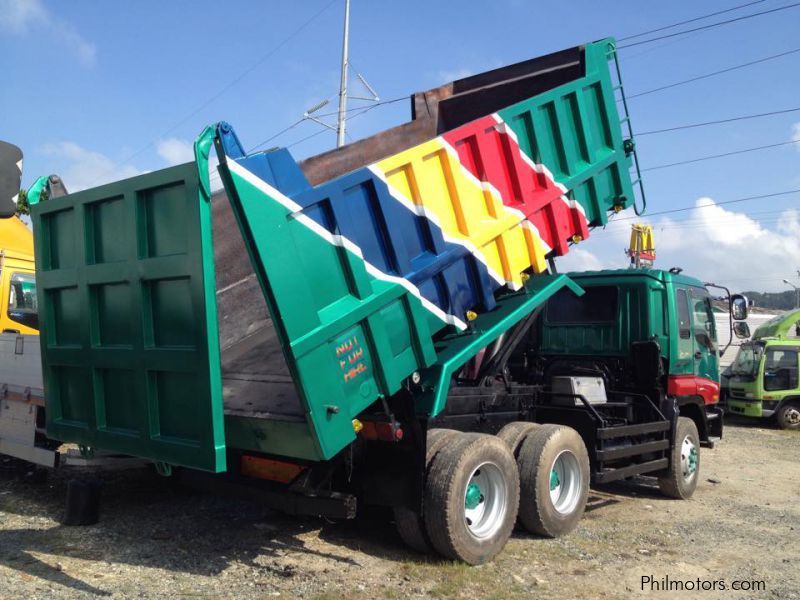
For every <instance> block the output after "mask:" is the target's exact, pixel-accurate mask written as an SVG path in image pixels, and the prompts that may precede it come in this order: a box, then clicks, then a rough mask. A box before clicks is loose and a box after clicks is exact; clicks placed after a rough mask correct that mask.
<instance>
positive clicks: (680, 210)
mask: <svg viewBox="0 0 800 600" xmlns="http://www.w3.org/2000/svg"><path fill="white" fill-rule="evenodd" d="M789 194H800V188H798V189H794V190H787V191H785V192H774V193H772V194H761V195H759V196H747V197H745V198H737V199H736V200H724V201H722V202H715V203H714V204H707V205H704V206H684V207H682V208H673V209H670V210H660V211H656V212H651V213H647V215H646V216H648V217H652V216H655V215H666V214H671V213H676V212H685V211H687V210H694V209H696V208H697V209H702V208H711V207H714V206H723V205H725V204H736V203H737V202H748V201H750V200H762V199H764V198H775V197H776V196H787V195H789ZM641 218H642V217H639V216H634V217H619V218H617V219H616V220H615V222H616V221H632V220H634V219H641Z"/></svg>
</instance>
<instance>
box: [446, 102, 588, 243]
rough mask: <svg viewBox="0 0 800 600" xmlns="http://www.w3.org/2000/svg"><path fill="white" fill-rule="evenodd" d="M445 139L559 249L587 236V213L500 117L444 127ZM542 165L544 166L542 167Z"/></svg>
mask: <svg viewBox="0 0 800 600" xmlns="http://www.w3.org/2000/svg"><path fill="white" fill-rule="evenodd" d="M442 137H443V138H444V140H445V141H446V142H447V143H448V144H450V146H452V147H453V148H454V149H455V151H456V152H457V153H458V157H459V160H460V161H461V164H463V165H464V166H465V167H466V168H467V170H469V172H470V173H472V174H473V175H474V176H475V177H476V178H477V179H479V180H480V181H484V182H487V183H489V184H491V185H492V186H493V187H494V188H495V189H497V191H498V192H499V194H500V196H501V197H502V199H503V204H504V205H506V206H508V207H509V208H512V209H515V210H518V211H520V212H521V213H522V214H523V215H524V216H525V217H526V218H527V219H528V220H529V221H530V222H531V223H533V225H534V226H535V227H536V229H538V230H539V235H540V236H541V238H542V240H543V241H544V242H545V243H546V244H547V245H548V246H550V247H551V248H552V249H553V250H554V251H555V254H557V255H562V254H566V253H567V251H568V250H569V245H568V243H567V242H568V241H569V240H570V239H571V238H572V237H573V236H576V235H577V236H580V237H581V238H584V239H585V238H586V237H588V235H589V229H588V226H587V223H586V218H585V217H584V216H583V213H582V212H581V211H580V210H578V209H577V208H572V207H571V206H570V205H569V204H568V203H567V202H566V201H565V200H564V199H563V198H562V195H563V193H564V191H563V189H562V188H561V187H560V186H559V185H558V184H557V183H556V182H555V181H553V179H551V178H550V177H548V175H547V173H546V172H544V170H543V169H539V170H537V168H535V167H534V166H533V163H532V162H531V161H530V160H529V159H528V158H527V157H525V156H524V155H523V154H522V151H521V150H520V147H519V145H518V144H517V141H516V138H515V137H514V136H513V135H509V134H508V133H506V129H505V128H504V127H503V123H502V121H498V120H497V118H496V117H494V116H488V117H484V118H481V119H478V120H477V121H473V122H471V123H468V124H466V125H463V126H461V127H459V128H457V129H455V130H453V131H449V132H447V133H445V134H444V135H443V136H442ZM540 171H542V172H540Z"/></svg>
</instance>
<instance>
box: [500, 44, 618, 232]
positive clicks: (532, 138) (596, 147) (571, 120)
mask: <svg viewBox="0 0 800 600" xmlns="http://www.w3.org/2000/svg"><path fill="white" fill-rule="evenodd" d="M613 56H614V45H613V41H612V40H603V41H600V42H595V43H593V44H587V45H586V47H585V51H584V65H585V73H584V76H583V77H581V78H579V79H576V80H575V81H571V82H569V83H567V84H564V85H561V86H558V87H556V88H554V89H552V90H549V91H546V92H544V93H542V94H538V95H536V96H534V97H533V98H531V99H529V100H525V101H523V102H519V103H517V104H514V105H513V106H510V107H508V108H505V109H503V110H500V111H498V114H499V115H500V117H501V118H502V119H503V120H504V121H505V122H506V123H508V125H509V126H510V127H511V129H512V130H513V131H514V133H515V134H516V136H517V139H518V142H519V144H520V148H521V149H522V150H523V151H524V152H525V153H526V154H528V156H530V157H532V158H533V160H534V161H535V162H537V163H540V164H544V165H547V167H548V168H550V169H551V171H552V172H553V176H554V177H555V179H556V181H558V182H559V183H562V184H563V185H564V186H565V187H566V188H567V189H568V190H570V191H571V193H570V196H571V197H572V198H574V199H575V200H577V201H578V202H579V203H580V204H581V206H582V207H583V209H584V211H585V212H586V219H587V221H588V222H589V225H591V226H599V225H604V224H605V223H606V222H607V221H608V214H609V211H611V210H613V209H614V207H615V206H616V207H619V208H627V207H628V206H631V205H632V204H633V199H634V195H633V187H632V185H631V178H630V176H629V174H628V169H629V168H630V166H631V159H630V157H629V156H628V155H627V153H626V151H625V148H624V145H623V139H622V131H621V127H620V122H621V121H620V117H619V113H618V111H617V103H616V100H615V97H614V90H613V87H612V80H611V72H610V70H609V68H608V61H609V60H610V59H613Z"/></svg>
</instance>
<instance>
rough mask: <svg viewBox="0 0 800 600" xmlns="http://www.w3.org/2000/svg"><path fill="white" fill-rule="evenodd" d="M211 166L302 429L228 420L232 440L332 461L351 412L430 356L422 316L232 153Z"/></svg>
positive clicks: (348, 432)
mask: <svg viewBox="0 0 800 600" xmlns="http://www.w3.org/2000/svg"><path fill="white" fill-rule="evenodd" d="M220 170H221V172H222V173H223V176H224V177H225V178H228V181H226V190H227V192H228V196H229V198H230V200H231V204H232V206H233V209H234V213H235V214H236V217H237V219H238V221H239V225H240V227H241V230H242V233H243V235H244V238H245V242H246V245H247V247H248V250H249V251H250V253H251V261H252V263H253V265H254V268H255V271H256V274H257V276H258V278H259V281H260V283H261V285H262V289H263V290H264V297H265V298H266V299H267V305H268V308H269V310H270V312H271V314H272V316H273V322H274V323H275V326H276V331H277V332H278V333H279V335H280V337H281V339H282V341H283V344H282V346H283V349H284V353H285V355H286V362H287V365H288V367H289V370H290V372H291V374H292V377H293V379H294V382H295V385H296V386H297V390H298V393H299V395H300V398H301V402H302V403H303V406H304V409H305V412H306V423H304V424H303V426H304V427H306V429H307V431H308V434H307V435H306V436H302V437H297V436H295V437H294V438H293V439H294V440H295V441H293V442H288V441H287V440H288V439H289V438H287V436H286V435H285V434H281V435H278V434H276V433H275V432H276V431H279V430H284V429H285V428H290V427H291V428H293V429H298V428H297V425H296V424H294V425H291V426H290V424H289V423H288V422H278V421H276V422H275V423H273V424H271V425H269V427H268V429H269V431H270V434H269V435H265V436H264V437H258V436H260V435H262V433H263V432H264V428H265V427H267V425H266V424H257V423H251V422H250V421H251V420H249V419H244V420H240V421H237V423H238V426H237V433H236V435H235V436H234V438H235V439H236V442H235V443H236V444H237V447H253V446H254V445H257V448H258V449H259V450H260V451H262V452H268V453H273V454H280V455H283V456H294V457H298V458H309V457H312V458H314V459H316V460H324V459H328V458H331V457H332V456H334V455H335V454H337V453H338V452H339V451H341V450H342V448H344V447H345V446H347V445H348V444H349V443H350V442H352V441H353V440H354V439H355V433H354V431H353V425H352V419H353V418H354V417H356V416H357V415H358V414H360V413H361V412H362V411H363V410H364V409H365V408H367V407H368V406H370V405H371V404H373V403H374V402H375V401H376V400H378V399H379V398H380V397H381V396H389V395H391V394H393V393H395V392H397V391H398V390H399V389H400V388H401V385H402V383H403V381H404V380H405V379H406V378H407V377H408V375H409V374H410V373H412V372H413V371H414V370H416V369H418V368H420V367H422V366H426V365H429V364H431V363H432V362H433V360H434V359H435V354H434V351H433V343H432V341H431V334H430V330H429V329H428V323H429V319H430V313H429V311H428V310H426V309H424V308H423V307H422V305H421V303H420V300H419V299H418V298H417V297H415V296H413V295H411V294H410V293H409V292H408V291H407V290H406V288H405V287H403V286H402V285H400V284H398V283H395V282H394V281H391V280H387V279H386V278H381V277H379V276H377V275H375V274H374V273H371V272H370V271H369V270H368V269H367V267H366V264H365V262H364V259H363V258H362V257H361V256H359V255H357V254H356V253H354V252H352V251H351V250H349V249H347V248H344V247H341V246H339V245H337V244H336V240H334V239H333V238H332V236H330V235H328V234H327V233H324V232H320V229H319V227H318V226H316V225H315V224H314V223H312V222H311V220H310V219H308V218H307V217H303V216H301V215H300V211H299V210H295V209H294V207H293V206H291V205H290V204H287V203H291V200H288V198H285V197H284V196H282V195H281V194H280V192H278V191H277V190H274V189H272V188H270V187H269V186H267V184H265V183H263V182H261V181H259V180H257V179H256V178H255V176H253V175H252V174H251V173H249V171H247V170H246V169H244V168H243V167H241V166H239V165H238V164H236V163H235V162H234V161H233V160H231V159H227V161H225V160H223V162H222V164H221V166H220ZM255 440H257V443H256V441H255ZM309 443H311V444H313V446H312V448H313V455H311V456H309V450H310V448H309ZM239 444H242V445H243V446H240V445H239Z"/></svg>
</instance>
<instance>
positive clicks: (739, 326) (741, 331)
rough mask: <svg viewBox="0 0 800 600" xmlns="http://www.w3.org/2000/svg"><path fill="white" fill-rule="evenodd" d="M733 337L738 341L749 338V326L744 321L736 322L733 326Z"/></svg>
mask: <svg viewBox="0 0 800 600" xmlns="http://www.w3.org/2000/svg"><path fill="white" fill-rule="evenodd" d="M733 335H735V336H736V337H737V338H739V339H740V340H742V339H746V338H749V337H750V326H749V325H748V324H747V323H745V322H744V321H736V323H734V324H733Z"/></svg>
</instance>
